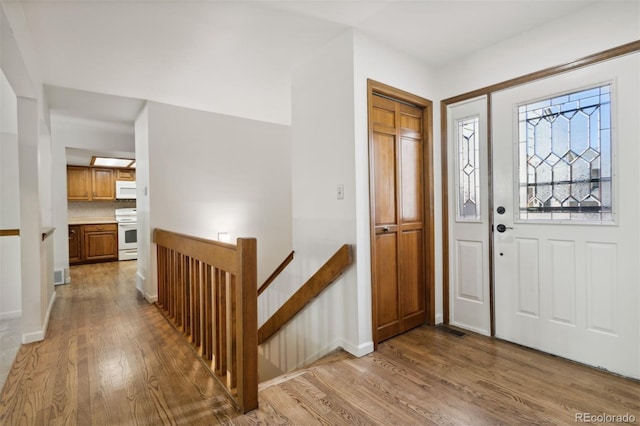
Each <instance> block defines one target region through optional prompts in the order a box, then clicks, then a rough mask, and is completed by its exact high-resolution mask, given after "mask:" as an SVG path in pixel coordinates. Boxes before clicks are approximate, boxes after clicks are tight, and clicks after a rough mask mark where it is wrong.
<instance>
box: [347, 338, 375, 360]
mask: <svg viewBox="0 0 640 426" xmlns="http://www.w3.org/2000/svg"><path fill="white" fill-rule="evenodd" d="M340 346H341V347H342V349H344V350H345V351H347V352H349V353H350V354H351V355H353V356H355V357H358V358H360V357H362V356H365V355H367V354H370V353H371V352H373V341H369V342H364V343H361V344H359V345H352V344H351V343H348V342H345V341H341V342H340Z"/></svg>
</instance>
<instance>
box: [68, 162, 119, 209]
mask: <svg viewBox="0 0 640 426" xmlns="http://www.w3.org/2000/svg"><path fill="white" fill-rule="evenodd" d="M115 178H116V169H110V168H108V167H82V166H67V199H68V200H69V201H113V200H115V199H116V179H115Z"/></svg>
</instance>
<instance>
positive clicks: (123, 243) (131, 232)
mask: <svg viewBox="0 0 640 426" xmlns="http://www.w3.org/2000/svg"><path fill="white" fill-rule="evenodd" d="M137 257H138V224H137V223H135V222H128V223H119V224H118V259H119V260H131V259H137Z"/></svg>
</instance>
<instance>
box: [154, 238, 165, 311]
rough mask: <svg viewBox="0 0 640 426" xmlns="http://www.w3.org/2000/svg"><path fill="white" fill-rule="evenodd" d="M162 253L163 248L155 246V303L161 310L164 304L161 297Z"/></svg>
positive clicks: (162, 278) (162, 279)
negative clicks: (156, 291)
mask: <svg viewBox="0 0 640 426" xmlns="http://www.w3.org/2000/svg"><path fill="white" fill-rule="evenodd" d="M162 252H163V248H162V247H161V246H156V258H157V262H158V300H157V302H156V303H157V304H158V306H159V307H160V308H162V303H163V302H164V298H163V297H162V289H163V288H164V277H163V275H164V262H163V261H162Z"/></svg>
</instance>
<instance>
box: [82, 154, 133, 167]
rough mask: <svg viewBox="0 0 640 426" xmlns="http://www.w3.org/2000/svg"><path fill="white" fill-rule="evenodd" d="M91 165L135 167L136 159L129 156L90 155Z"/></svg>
mask: <svg viewBox="0 0 640 426" xmlns="http://www.w3.org/2000/svg"><path fill="white" fill-rule="evenodd" d="M91 165H92V166H96V167H122V168H135V167H136V160H132V159H131V158H111V157H96V156H93V157H91Z"/></svg>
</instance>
